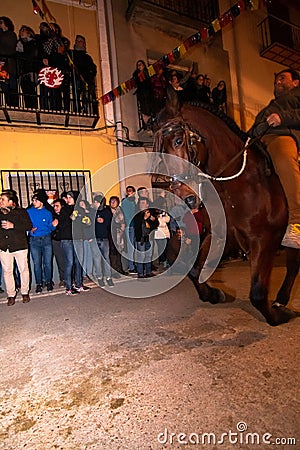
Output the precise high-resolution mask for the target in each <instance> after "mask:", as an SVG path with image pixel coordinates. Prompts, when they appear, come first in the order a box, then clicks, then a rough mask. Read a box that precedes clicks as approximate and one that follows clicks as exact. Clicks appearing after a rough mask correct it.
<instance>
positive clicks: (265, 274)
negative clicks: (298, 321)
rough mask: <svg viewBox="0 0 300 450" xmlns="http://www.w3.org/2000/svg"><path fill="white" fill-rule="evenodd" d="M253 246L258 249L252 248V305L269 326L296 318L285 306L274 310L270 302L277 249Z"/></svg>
mask: <svg viewBox="0 0 300 450" xmlns="http://www.w3.org/2000/svg"><path fill="white" fill-rule="evenodd" d="M253 245H254V246H257V245H258V247H256V248H255V250H253V248H252V252H251V289H250V300H251V303H252V305H253V306H255V308H257V309H258V310H259V311H260V312H261V314H262V315H263V316H264V317H265V319H266V321H267V322H268V324H269V325H272V326H276V325H280V324H282V323H286V322H288V321H289V320H290V319H292V318H294V317H295V316H296V314H295V313H294V312H293V311H291V310H289V309H288V308H286V307H285V306H282V307H280V308H273V307H272V304H271V302H269V300H268V290H269V282H270V276H271V270H272V266H273V259H274V256H275V248H273V247H271V246H269V247H268V248H266V247H265V248H264V249H262V248H259V244H258V241H256V243H255V244H253Z"/></svg>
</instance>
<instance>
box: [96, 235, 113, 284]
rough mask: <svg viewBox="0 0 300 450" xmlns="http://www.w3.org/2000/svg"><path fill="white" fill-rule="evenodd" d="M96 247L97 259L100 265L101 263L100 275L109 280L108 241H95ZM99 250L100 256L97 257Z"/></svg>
mask: <svg viewBox="0 0 300 450" xmlns="http://www.w3.org/2000/svg"><path fill="white" fill-rule="evenodd" d="M97 245H98V258H99V260H100V265H101V263H102V267H101V273H102V275H103V276H105V277H106V278H111V265H110V259H109V240H108V239H97ZM99 250H100V255H99ZM98 278H99V277H98ZM100 278H101V277H100Z"/></svg>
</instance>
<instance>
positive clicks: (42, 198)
mask: <svg viewBox="0 0 300 450" xmlns="http://www.w3.org/2000/svg"><path fill="white" fill-rule="evenodd" d="M32 200H38V201H39V202H41V203H43V204H45V203H46V202H47V200H45V195H43V193H42V192H37V193H35V194H33V196H32Z"/></svg>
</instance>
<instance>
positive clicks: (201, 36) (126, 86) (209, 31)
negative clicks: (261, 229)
mask: <svg viewBox="0 0 300 450" xmlns="http://www.w3.org/2000/svg"><path fill="white" fill-rule="evenodd" d="M34 2H35V0H32V3H34ZM260 3H261V1H260V0H238V2H237V3H235V4H234V5H233V6H232V7H231V8H230V9H228V10H227V11H225V12H224V13H223V14H222V15H221V16H220V17H218V18H216V19H215V20H213V21H212V22H211V24H210V25H208V26H207V27H203V28H201V29H200V30H199V31H198V32H197V33H195V34H193V35H192V36H190V37H189V38H187V39H186V40H185V41H184V42H183V43H182V44H180V45H179V46H178V47H176V48H174V50H172V51H171V52H170V53H168V54H167V55H164V56H162V57H161V58H160V59H159V60H158V61H156V62H155V63H153V64H151V65H150V66H148V67H147V69H148V73H149V76H150V77H152V76H153V75H155V74H156V73H157V72H158V71H159V69H160V68H161V67H167V66H168V65H170V64H173V63H175V62H176V61H177V60H179V59H180V58H182V57H183V56H184V55H185V54H186V52H187V51H188V50H189V49H190V48H191V47H193V46H194V45H196V44H199V43H200V42H201V41H205V40H206V39H208V38H209V37H211V36H213V35H214V33H217V32H218V31H219V30H221V28H224V27H226V26H227V25H229V24H230V23H231V22H232V21H233V20H234V19H235V18H236V17H238V16H239V15H240V14H241V12H243V11H245V10H255V9H258V8H259V7H260ZM134 88H136V83H135V80H134V78H131V79H130V80H127V81H125V82H123V83H121V85H119V86H117V87H116V88H114V89H113V90H112V91H110V92H108V93H106V94H104V95H103V96H102V97H101V101H102V103H103V105H106V104H107V103H109V102H110V101H114V100H115V99H116V98H118V97H120V96H121V95H124V94H126V93H127V92H129V91H131V90H132V89H134Z"/></svg>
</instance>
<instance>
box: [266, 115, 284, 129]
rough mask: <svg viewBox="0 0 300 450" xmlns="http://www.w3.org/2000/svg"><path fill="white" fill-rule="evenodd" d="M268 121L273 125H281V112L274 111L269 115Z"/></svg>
mask: <svg viewBox="0 0 300 450" xmlns="http://www.w3.org/2000/svg"><path fill="white" fill-rule="evenodd" d="M267 122H268V124H269V125H270V126H271V127H273V128H274V127H279V125H281V119H280V116H279V114H277V113H273V114H271V115H270V116H269V117H267Z"/></svg>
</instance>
